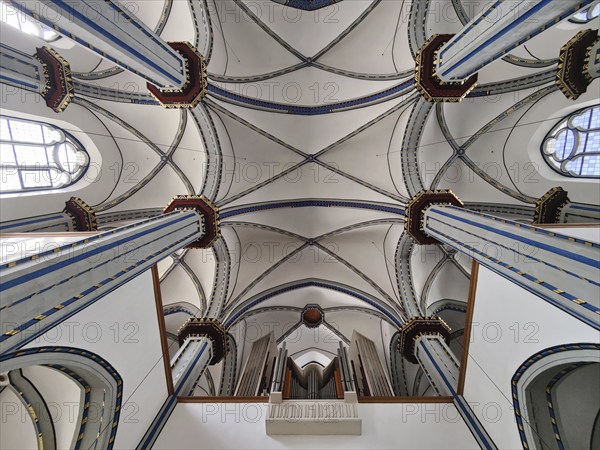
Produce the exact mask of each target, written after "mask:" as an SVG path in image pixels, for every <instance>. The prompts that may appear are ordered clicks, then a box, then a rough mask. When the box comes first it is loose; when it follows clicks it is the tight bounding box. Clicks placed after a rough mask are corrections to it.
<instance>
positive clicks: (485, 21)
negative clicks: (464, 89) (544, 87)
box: [436, 0, 594, 82]
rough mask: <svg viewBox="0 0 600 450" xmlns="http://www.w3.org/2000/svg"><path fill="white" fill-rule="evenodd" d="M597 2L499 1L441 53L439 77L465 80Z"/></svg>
mask: <svg viewBox="0 0 600 450" xmlns="http://www.w3.org/2000/svg"><path fill="white" fill-rule="evenodd" d="M593 1H594V0H560V1H557V0H538V1H531V0H504V1H503V0H496V1H494V2H493V3H492V4H491V5H490V6H489V7H488V8H486V9H484V10H483V11H482V12H481V14H479V15H477V16H476V17H474V18H473V20H471V21H470V22H469V23H468V24H466V25H465V27H464V28H463V29H462V30H461V31H460V32H458V33H457V34H456V35H455V36H454V37H453V38H452V39H451V40H450V41H448V42H447V43H446V44H444V46H442V48H441V49H440V51H439V59H438V65H437V72H436V75H437V76H438V77H439V78H440V79H441V80H442V81H447V82H448V81H462V80H466V79H467V78H469V77H471V76H472V75H473V74H475V73H477V72H478V71H479V70H481V69H482V68H483V67H485V66H486V65H488V64H490V63H491V62H493V61H495V60H496V59H498V58H501V57H502V56H504V55H506V53H508V52H510V51H511V50H513V49H515V48H516V47H519V46H520V45H522V44H523V43H525V42H527V41H528V40H529V39H531V38H532V37H534V36H536V35H537V34H539V33H541V32H542V31H544V30H545V29H547V28H549V27H550V26H552V25H554V24H556V23H557V22H559V21H561V20H563V19H565V18H567V17H569V16H571V15H573V14H574V13H576V12H577V11H578V10H580V9H582V8H584V7H585V6H587V5H589V4H591V3H592V2H593Z"/></svg>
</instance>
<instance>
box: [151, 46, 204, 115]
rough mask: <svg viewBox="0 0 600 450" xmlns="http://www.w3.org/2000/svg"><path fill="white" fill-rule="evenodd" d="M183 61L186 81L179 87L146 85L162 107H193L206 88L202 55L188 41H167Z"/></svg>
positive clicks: (201, 97)
mask: <svg viewBox="0 0 600 450" xmlns="http://www.w3.org/2000/svg"><path fill="white" fill-rule="evenodd" d="M167 44H168V45H169V46H170V47H171V48H173V49H174V50H175V51H177V52H178V53H179V54H180V55H181V56H182V57H183V59H184V61H185V74H186V81H185V83H184V85H183V86H182V87H181V88H178V89H177V88H159V87H157V86H154V85H153V84H151V83H147V84H146V86H147V88H148V90H149V91H150V94H152V96H153V97H154V98H156V100H158V101H159V103H160V104H161V106H162V107H163V108H195V107H196V105H198V103H200V100H202V99H203V98H204V96H205V95H206V92H207V89H208V75H207V72H206V61H205V59H204V56H202V55H201V54H200V52H198V50H196V48H195V47H193V46H192V44H190V43H189V42H168V43H167Z"/></svg>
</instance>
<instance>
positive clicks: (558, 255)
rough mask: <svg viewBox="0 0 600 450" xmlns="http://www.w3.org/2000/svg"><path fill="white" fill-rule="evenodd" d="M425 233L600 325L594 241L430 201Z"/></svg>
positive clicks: (598, 248)
mask: <svg viewBox="0 0 600 450" xmlns="http://www.w3.org/2000/svg"><path fill="white" fill-rule="evenodd" d="M423 227H424V230H425V233H427V235H429V236H431V237H434V238H435V239H436V240H438V241H439V242H441V243H444V244H447V245H449V246H451V247H453V248H455V249H456V250H458V251H460V252H462V253H466V254H467V255H468V256H470V257H472V258H473V259H475V260H477V261H478V262H479V263H480V264H481V265H483V266H485V267H487V268H489V269H491V270H493V271H494V272H496V273H498V274H499V275H501V276H503V277H505V278H507V279H509V280H511V281H513V282H514V283H516V284H518V285H519V286H521V287H523V288H524V289H527V290H528V291H530V292H532V293H534V294H536V295H538V296H539V297H541V298H542V299H544V300H545V301H547V302H549V303H551V304H552V305H554V306H556V307H557V308H560V309H562V310H563V311H565V312H567V313H568V314H570V315H572V316H574V317H576V318H577V319H579V320H581V321H583V322H585V323H587V324H588V325H590V326H592V327H594V328H596V329H600V297H599V296H598V290H599V288H600V245H598V244H597V243H594V242H589V241H585V240H582V239H575V238H572V237H570V236H565V235H562V234H559V233H554V232H550V231H548V230H546V229H543V228H537V227H534V226H530V225H525V224H522V223H518V222H513V221H512V220H508V219H501V218H498V217H494V216H490V215H487V214H482V213H478V212H474V211H469V210H467V209H463V208H457V207H455V206H443V205H433V206H430V207H428V208H427V210H426V211H425V217H424V225H423Z"/></svg>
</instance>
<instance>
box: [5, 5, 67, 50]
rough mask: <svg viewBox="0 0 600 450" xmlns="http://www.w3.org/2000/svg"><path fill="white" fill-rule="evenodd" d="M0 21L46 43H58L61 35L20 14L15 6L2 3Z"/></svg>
mask: <svg viewBox="0 0 600 450" xmlns="http://www.w3.org/2000/svg"><path fill="white" fill-rule="evenodd" d="M0 21H1V22H3V23H6V24H8V25H10V26H11V27H14V28H16V29H17V30H21V31H22V32H24V33H27V34H31V35H33V36H37V37H39V38H40V39H43V40H44V41H46V42H52V41H56V40H57V39H59V38H60V35H59V34H58V33H57V32H56V31H54V30H52V29H50V28H48V27H45V26H44V25H42V24H41V23H39V22H38V21H36V20H34V19H32V18H31V17H29V16H27V15H25V14H23V13H22V12H20V11H19V10H18V9H17V8H16V7H15V6H14V5H11V4H9V3H6V2H2V1H0Z"/></svg>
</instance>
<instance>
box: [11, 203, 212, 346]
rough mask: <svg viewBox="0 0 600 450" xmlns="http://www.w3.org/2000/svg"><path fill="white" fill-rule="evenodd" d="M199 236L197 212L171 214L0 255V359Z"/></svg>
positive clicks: (199, 220)
mask: <svg viewBox="0 0 600 450" xmlns="http://www.w3.org/2000/svg"><path fill="white" fill-rule="evenodd" d="M203 233H204V222H203V218H202V216H200V215H199V214H198V213H197V212H195V211H174V212H172V213H169V214H165V215H162V216H159V217H155V218H152V219H147V220H143V221H140V222H136V223H134V224H131V225H128V226H125V227H121V228H117V229H115V230H111V231H107V232H104V233H99V234H97V235H96V236H92V237H87V238H84V239H81V240H78V241H76V242H73V243H68V244H63V245H61V246H59V245H53V246H50V248H49V249H48V250H45V251H41V252H39V253H36V254H34V255H29V256H22V255H20V254H18V252H17V254H16V255H15V257H14V259H11V258H10V255H5V254H3V255H2V256H3V260H2V263H1V265H0V310H1V314H0V326H1V329H0V333H2V334H0V354H3V353H6V352H9V351H12V350H15V349H17V348H19V347H21V346H23V345H24V344H26V343H27V342H29V341H31V340H33V339H35V338H36V337H37V336H39V335H41V334H43V333H44V332H45V331H46V330H48V329H49V328H51V327H53V326H55V325H57V324H58V323H60V322H62V321H63V320H65V319H67V318H68V317H70V316H72V315H73V314H75V313H77V312H78V311H80V310H82V309H84V308H86V307H87V306H88V305H90V304H91V303H94V302H95V301H97V300H99V299H100V298H101V297H102V296H104V295H106V294H108V293H109V292H111V291H113V290H114V289H116V288H117V287H119V286H120V285H122V284H124V283H126V282H127V281H128V280H131V279H132V278H133V277H135V276H137V275H138V274H140V273H141V272H143V271H144V270H146V269H148V268H149V267H150V266H152V265H153V264H156V263H157V262H158V261H160V260H161V259H163V258H165V257H166V256H167V255H170V254H171V253H173V252H175V251H177V250H179V249H181V248H183V247H185V246H186V245H188V244H190V243H191V242H193V241H195V240H198V239H200V238H201V237H202V236H203Z"/></svg>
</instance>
